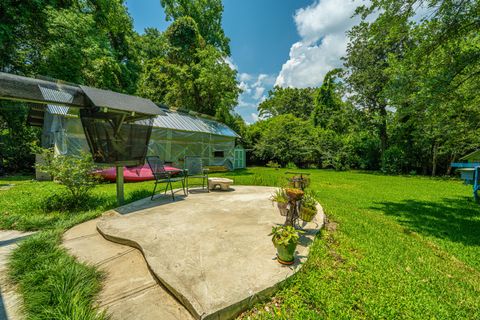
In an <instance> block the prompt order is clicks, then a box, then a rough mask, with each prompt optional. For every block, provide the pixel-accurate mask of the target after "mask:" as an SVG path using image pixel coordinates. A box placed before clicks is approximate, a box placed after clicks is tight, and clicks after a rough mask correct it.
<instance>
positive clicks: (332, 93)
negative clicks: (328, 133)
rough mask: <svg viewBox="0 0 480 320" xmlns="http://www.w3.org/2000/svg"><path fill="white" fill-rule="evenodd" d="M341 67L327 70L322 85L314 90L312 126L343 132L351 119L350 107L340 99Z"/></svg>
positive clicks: (341, 89) (341, 84)
mask: <svg viewBox="0 0 480 320" xmlns="http://www.w3.org/2000/svg"><path fill="white" fill-rule="evenodd" d="M341 73H342V70H341V69H333V70H331V71H329V72H328V73H327V74H326V75H325V78H324V79H323V82H322V85H321V86H320V88H318V89H317V90H316V92H315V99H314V109H313V112H312V121H313V125H314V126H319V127H322V128H324V129H331V130H334V131H335V132H337V133H339V134H340V133H345V132H346V130H347V129H348V124H349V122H350V121H351V120H353V119H352V112H349V110H347V108H349V107H351V105H350V104H347V103H345V102H343V101H342V95H343V94H344V90H343V83H342V82H341V80H340V78H339V76H340V75H341Z"/></svg>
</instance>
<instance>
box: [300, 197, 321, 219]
mask: <svg viewBox="0 0 480 320" xmlns="http://www.w3.org/2000/svg"><path fill="white" fill-rule="evenodd" d="M316 214H317V201H316V200H315V198H314V196H313V194H312V193H311V192H306V193H305V194H304V196H303V198H302V202H301V203H300V215H299V217H300V219H302V220H303V221H305V222H310V221H312V220H313V217H315V215H316Z"/></svg>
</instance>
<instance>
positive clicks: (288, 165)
mask: <svg viewBox="0 0 480 320" xmlns="http://www.w3.org/2000/svg"><path fill="white" fill-rule="evenodd" d="M285 168H287V169H293V170H295V169H298V167H297V165H296V164H295V163H293V162H291V161H290V162H289V163H287V165H286V166H285Z"/></svg>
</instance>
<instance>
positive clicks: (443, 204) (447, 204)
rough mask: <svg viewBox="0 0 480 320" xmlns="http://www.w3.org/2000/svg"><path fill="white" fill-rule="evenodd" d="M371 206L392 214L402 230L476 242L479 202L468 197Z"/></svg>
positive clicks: (479, 239) (468, 243) (479, 242)
mask: <svg viewBox="0 0 480 320" xmlns="http://www.w3.org/2000/svg"><path fill="white" fill-rule="evenodd" d="M371 209H374V210H378V211H382V212H383V213H384V214H386V215H389V216H394V217H395V218H396V219H397V221H399V223H400V224H402V225H403V226H404V227H405V228H406V229H407V230H406V231H413V232H416V233H419V234H423V235H426V236H433V237H436V238H440V239H448V240H450V241H453V242H460V243H463V244H464V245H466V246H480V237H479V236H478V230H480V220H479V219H478V217H479V216H480V206H479V205H478V204H476V203H474V202H473V201H472V200H471V199H470V198H469V197H459V198H444V199H442V200H439V201H421V200H413V199H411V200H403V201H400V202H378V203H376V206H375V207H373V208H371Z"/></svg>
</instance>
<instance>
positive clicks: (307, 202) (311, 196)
mask: <svg viewBox="0 0 480 320" xmlns="http://www.w3.org/2000/svg"><path fill="white" fill-rule="evenodd" d="M315 197H316V193H315V192H314V191H311V190H307V191H305V194H304V195H303V199H302V207H305V208H309V209H315V210H316V208H317V200H315Z"/></svg>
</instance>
